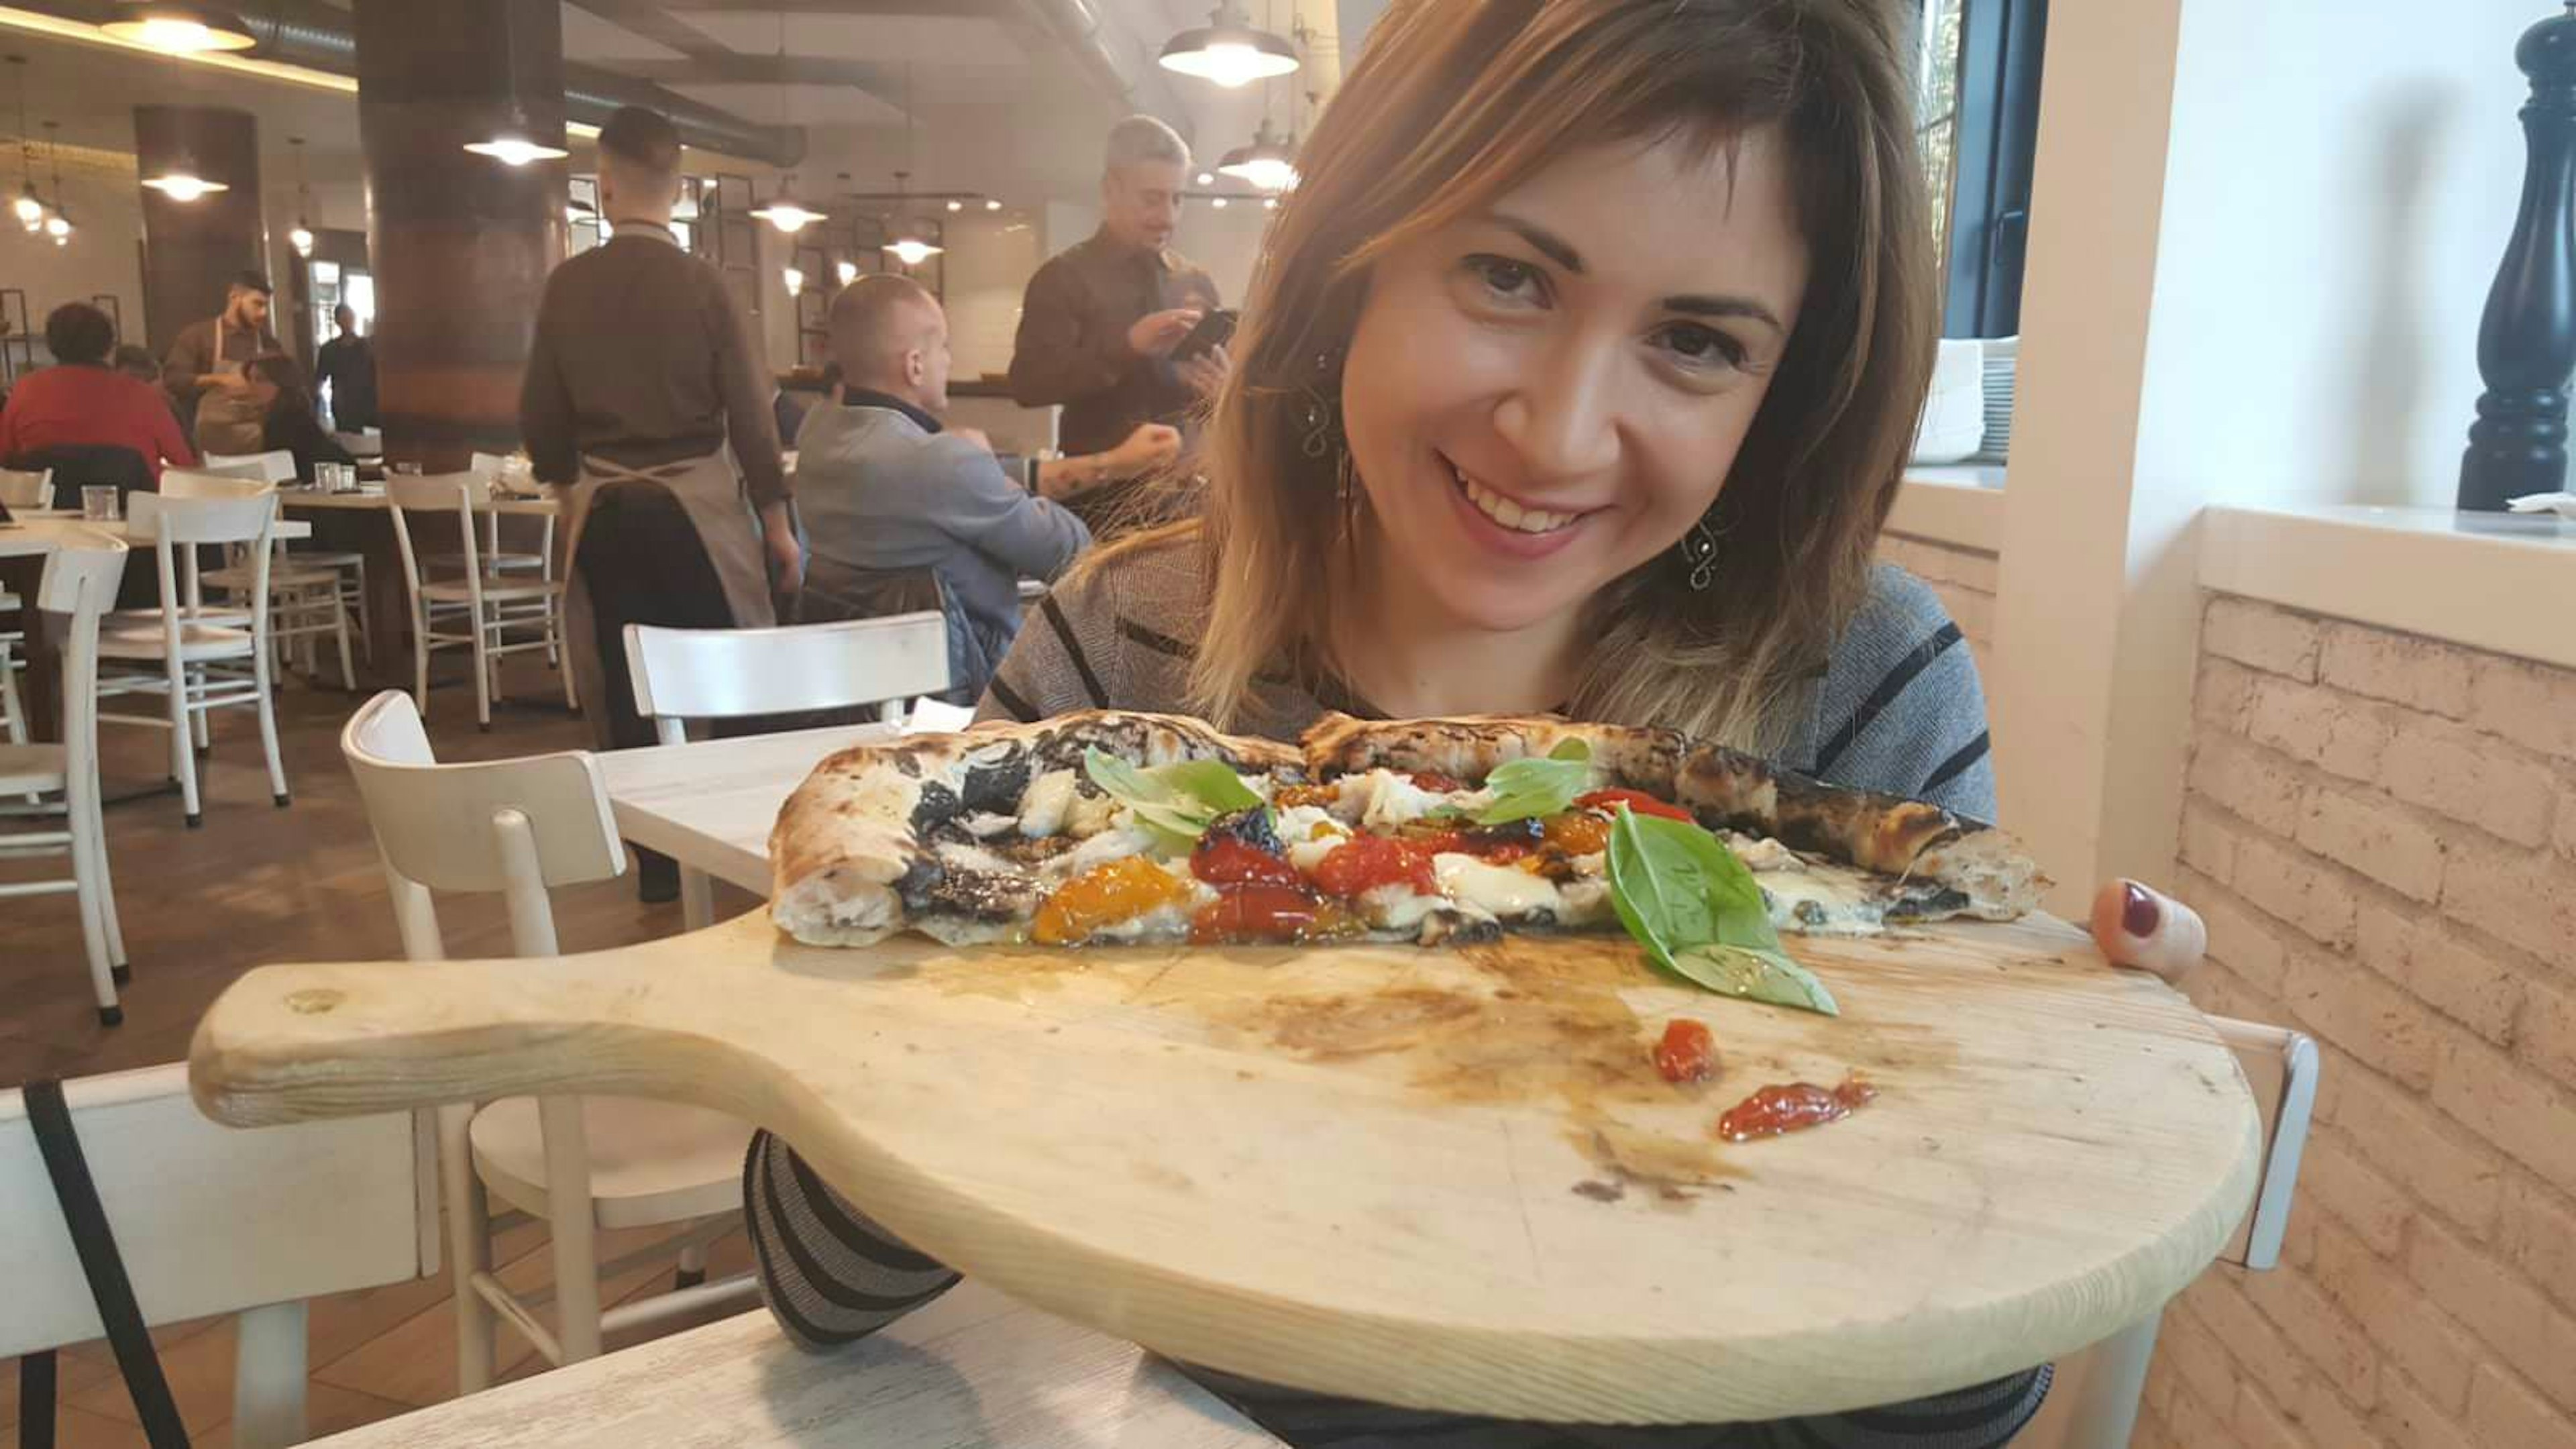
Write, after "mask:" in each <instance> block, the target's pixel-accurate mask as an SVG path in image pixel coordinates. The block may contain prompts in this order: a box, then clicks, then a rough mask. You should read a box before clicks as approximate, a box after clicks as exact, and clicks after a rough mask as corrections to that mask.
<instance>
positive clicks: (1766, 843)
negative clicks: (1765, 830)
mask: <svg viewBox="0 0 2576 1449" xmlns="http://www.w3.org/2000/svg"><path fill="white" fill-rule="evenodd" d="M1726 848H1727V849H1729V850H1732V851H1734V852H1735V858H1736V859H1737V860H1740V861H1742V862H1744V868H1745V869H1746V870H1750V871H1756V872H1762V871H1774V870H1797V869H1799V868H1800V862H1799V860H1798V853H1797V852H1796V851H1794V850H1791V849H1790V848H1789V847H1787V846H1785V845H1782V844H1781V843H1780V842H1778V841H1776V840H1768V839H1762V838H1759V837H1756V836H1751V835H1746V834H1744V833H1742V832H1740V831H1729V832H1727V836H1726Z"/></svg>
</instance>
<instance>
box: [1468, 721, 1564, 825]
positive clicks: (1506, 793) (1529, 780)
mask: <svg viewBox="0 0 2576 1449" xmlns="http://www.w3.org/2000/svg"><path fill="white" fill-rule="evenodd" d="M1591 779H1592V747H1591V746H1589V745H1587V744H1585V743H1584V742H1583V741H1581V740H1559V741H1558V742H1557V745H1556V748H1555V749H1553V750H1550V751H1548V753H1547V757H1546V758H1545V759H1538V758H1534V757H1533V758H1528V759H1519V760H1512V761H1509V762H1507V763H1505V764H1501V765H1497V766H1495V767H1494V770H1493V773H1491V774H1489V775H1487V776H1486V777H1485V789H1486V790H1487V791H1488V792H1490V793H1491V794H1492V795H1493V797H1494V798H1493V803H1491V804H1489V805H1487V806H1486V807H1485V808H1484V809H1482V810H1479V811H1477V812H1476V823H1477V824H1479V825H1500V824H1503V823H1504V822H1506V821H1510V820H1527V819H1529V818H1531V817H1533V816H1538V815H1554V814H1556V813H1557V812H1558V811H1560V810H1564V809H1566V808H1567V807H1569V806H1571V805H1572V804H1573V803H1574V797H1575V796H1577V795H1580V794H1582V793H1583V787H1584V786H1585V785H1586V784H1588V783H1590V781H1591Z"/></svg>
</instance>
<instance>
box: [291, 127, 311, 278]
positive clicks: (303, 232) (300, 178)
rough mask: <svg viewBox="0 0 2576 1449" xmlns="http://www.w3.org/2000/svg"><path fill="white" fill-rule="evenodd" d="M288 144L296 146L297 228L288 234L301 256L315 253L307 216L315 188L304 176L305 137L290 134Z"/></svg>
mask: <svg viewBox="0 0 2576 1449" xmlns="http://www.w3.org/2000/svg"><path fill="white" fill-rule="evenodd" d="M286 144H287V145H289V146H292V147H294V148H295V229H294V230H293V231H290V232H288V233H287V234H286V240H287V243H288V245H290V246H292V247H294V248H295V254H296V255H297V256H299V257H309V256H311V255H313V223H312V222H310V221H307V220H306V219H305V218H306V217H308V216H310V215H311V214H312V212H313V188H312V187H311V186H310V185H308V184H307V183H306V181H305V177H304V138H303V137H301V136H289V137H287V138H286Z"/></svg>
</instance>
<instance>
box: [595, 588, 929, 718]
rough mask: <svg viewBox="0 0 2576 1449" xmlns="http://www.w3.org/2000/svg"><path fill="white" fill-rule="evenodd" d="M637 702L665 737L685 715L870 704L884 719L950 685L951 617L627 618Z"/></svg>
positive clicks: (787, 711)
mask: <svg viewBox="0 0 2576 1449" xmlns="http://www.w3.org/2000/svg"><path fill="white" fill-rule="evenodd" d="M626 663H627V670H628V673H629V676H630V677H631V678H632V679H633V681H634V686H635V712H636V713H637V714H640V715H642V716H644V717H645V718H647V719H650V720H653V721H654V722H655V728H656V729H657V731H658V732H659V733H660V735H661V738H662V740H663V742H664V743H666V744H676V743H678V742H680V741H681V740H683V739H686V738H687V735H686V733H685V731H684V729H683V726H682V723H681V722H682V721H684V720H691V719H736V718H740V717H742V716H744V715H760V714H790V713H795V712H799V711H804V710H818V709H843V708H849V707H852V706H858V705H871V704H873V705H877V706H879V707H880V711H879V712H880V714H881V716H882V717H883V718H885V719H886V720H888V721H893V720H895V719H898V718H900V717H901V713H902V707H903V702H904V701H905V700H908V699H911V698H914V697H916V696H918V695H924V694H938V693H940V692H941V691H943V690H945V689H947V688H948V622H947V620H946V619H945V618H943V617H942V616H941V615H939V614H936V613H917V614H897V615H894V616H892V617H891V618H884V619H850V620H845V621H842V622H839V623H831V624H795V625H789V626H786V627H783V628H776V629H659V628H654V627H652V626H650V625H645V624H629V625H627V626H626Z"/></svg>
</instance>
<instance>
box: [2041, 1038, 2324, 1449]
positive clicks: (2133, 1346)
mask: <svg viewBox="0 0 2576 1449" xmlns="http://www.w3.org/2000/svg"><path fill="white" fill-rule="evenodd" d="M2210 1025H2212V1026H2214V1027H2216V1028H2218V1036H2219V1039H2220V1040H2221V1041H2224V1042H2226V1043H2227V1048H2228V1050H2230V1051H2232V1052H2234V1053H2235V1054H2236V1064H2237V1065H2238V1066H2239V1067H2240V1068H2242V1069H2243V1070H2244V1072H2245V1080H2246V1083H2247V1084H2248V1085H2250V1086H2251V1087H2252V1088H2253V1089H2254V1102H2255V1106H2256V1108H2257V1109H2258V1110H2259V1111H2260V1112H2261V1113H2262V1116H2263V1167H2262V1175H2261V1177H2260V1178H2259V1179H2258V1180H2257V1181H2258V1186H2257V1187H2256V1188H2255V1192H2254V1206H2253V1209H2252V1210H2251V1211H2249V1212H2248V1213H2246V1215H2245V1221H2244V1222H2242V1223H2240V1224H2238V1225H2237V1229H2236V1233H2235V1236H2233V1237H2231V1238H2229V1239H2228V1240H2227V1246H2225V1247H2224V1248H2221V1249H2220V1250H2219V1254H2218V1260H2219V1261H2220V1262H2221V1263H2230V1264H2233V1265H2235V1266H2237V1267H2240V1268H2244V1269H2248V1270H2250V1271H2256V1272H2260V1271H2263V1270H2266V1269H2269V1268H2271V1267H2273V1266H2274V1265H2275V1264H2277V1263H2279V1262H2280V1260H2281V1234H2282V1232H2283V1231H2284V1230H2285V1229H2286V1228H2288V1226H2289V1222H2290V1201H2291V1197H2292V1195H2293V1194H2294V1193H2295V1192H2296V1190H2297V1188H2298V1183H2299V1157H2300V1154H2301V1152H2302V1151H2303V1150H2304V1149H2305V1147H2306V1145H2307V1140H2308V1117H2309V1113H2310V1112H2311V1110H2312V1109H2313V1108H2314V1106H2315V1104H2316V1096H2317V1071H2318V1058H2317V1045H2316V1043H2315V1042H2313V1041H2311V1040H2309V1039H2308V1038H2307V1037H2306V1036H2304V1035H2302V1034H2300V1033H2298V1032H2295V1031H2289V1030H2286V1029H2284V1028H2281V1027H2277V1026H2266V1025H2263V1024H2261V1023H2259V1022H2251V1021H2237V1020H2234V1019H2233V1018H2230V1017H2223V1016H2214V1017H2211V1018H2210ZM2163 1317H2164V1315H2163V1313H2162V1312H2161V1311H2159V1312H2157V1313H2153V1314H2150V1315H2148V1316H2147V1317H2146V1318H2145V1319H2143V1320H2141V1321H2140V1322H2138V1323H2135V1324H2133V1325H2131V1326H2130V1327H2128V1328H2126V1329H2123V1330H2122V1331H2120V1332H2118V1333H2115V1334H2113V1335H2112V1336H2111V1337H2109V1338H2106V1339H2104V1340H2102V1341H2101V1342H2100V1343H2097V1344H2094V1345H2093V1346H2092V1347H2090V1348H2088V1349H2085V1350H2084V1351H2083V1352H2081V1353H2078V1354H2074V1355H2071V1356H2069V1357H2068V1358H2067V1359H2066V1360H2064V1361H2062V1362H2060V1363H2059V1364H2058V1366H2057V1381H2056V1383H2055V1384H2054V1385H2052V1386H2051V1389H2050V1391H2049V1396H2048V1402H2047V1403H2046V1404H2044V1405H2042V1406H2041V1407H2040V1411H2039V1416H2038V1417H2037V1418H2035V1419H2033V1420H2032V1421H2031V1422H2030V1424H2029V1426H2028V1427H2026V1428H2025V1429H2023V1430H2022V1432H2021V1434H2020V1436H2019V1437H2017V1438H2015V1439H2014V1440H2013V1443H2014V1445H2015V1446H2016V1449H2127V1445H2128V1443H2129V1436H2130V1434H2131V1432H2132V1431H2133V1430H2134V1429H2135V1428H2136V1427H2137V1422H2138V1396H2139V1395H2140V1394H2141V1393H2142V1392H2143V1391H2144V1390H2145V1388H2146V1383H2147V1364H2148V1361H2149V1360H2151V1359H2153V1358H2154V1357H2155V1352H2156V1328H2157V1325H2158V1324H2159V1323H2160V1322H2161V1320H2162V1319H2163Z"/></svg>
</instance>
